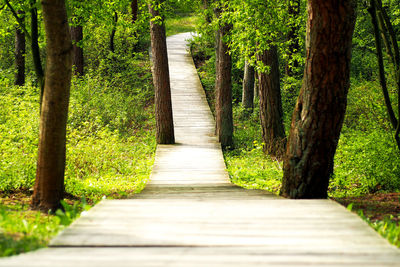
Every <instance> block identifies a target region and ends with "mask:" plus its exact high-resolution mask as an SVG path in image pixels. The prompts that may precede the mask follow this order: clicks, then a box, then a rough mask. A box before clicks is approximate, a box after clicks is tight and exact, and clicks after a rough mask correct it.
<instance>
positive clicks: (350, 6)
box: [281, 0, 356, 198]
mask: <svg viewBox="0 0 400 267" xmlns="http://www.w3.org/2000/svg"><path fill="white" fill-rule="evenodd" d="M355 6H356V1H353V0H309V1H308V11H309V13H308V22H307V40H306V43H307V54H306V66H305V72H304V79H303V86H302V88H301V91H300V95H299V98H298V100H297V104H296V107H295V110H294V113H293V117H292V124H291V129H290V135H289V140H288V144H287V151H286V157H285V161H284V175H283V181H282V189H281V194H282V195H283V196H285V197H290V198H326V197H327V189H328V184H329V178H330V175H331V174H332V172H333V157H334V154H335V151H336V147H337V144H338V140H339V134H340V130H341V128H342V124H343V119H344V115H345V111H346V103H347V92H348V88H349V84H350V82H349V76H350V59H351V44H352V35H353V31H354V24H355V18H356V15H355Z"/></svg>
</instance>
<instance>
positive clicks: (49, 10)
mask: <svg viewBox="0 0 400 267" xmlns="http://www.w3.org/2000/svg"><path fill="white" fill-rule="evenodd" d="M41 2H42V8H43V17H44V24H45V30H46V39H47V47H46V52H47V59H46V83H45V88H44V95H43V103H42V111H41V116H40V135H39V152H38V162H37V171H36V181H35V187H34V192H33V196H32V205H33V207H35V208H37V209H41V210H52V211H55V210H56V209H57V208H60V207H61V205H60V200H62V199H63V197H64V170H65V143H66V126H67V116H68V102H69V90H70V85H71V73H72V42H71V36H70V33H69V27H68V18H67V12H66V8H65V3H64V0H51V1H50V0H42V1H41Z"/></svg>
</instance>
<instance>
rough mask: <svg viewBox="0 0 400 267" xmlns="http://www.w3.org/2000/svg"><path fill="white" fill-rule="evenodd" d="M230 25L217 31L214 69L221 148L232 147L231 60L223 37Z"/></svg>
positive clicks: (217, 124)
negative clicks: (215, 64) (215, 65)
mask: <svg viewBox="0 0 400 267" xmlns="http://www.w3.org/2000/svg"><path fill="white" fill-rule="evenodd" d="M230 29H231V26H230V25H222V26H220V28H219V29H218V38H217V41H218V45H217V68H216V71H217V73H216V88H215V91H216V101H215V112H216V135H217V137H218V139H219V141H220V142H221V146H222V148H227V147H232V146H233V118H232V79H231V71H232V60H231V56H230V55H229V49H228V45H227V43H226V41H225V40H224V37H225V36H226V35H227V34H228V33H229V31H230Z"/></svg>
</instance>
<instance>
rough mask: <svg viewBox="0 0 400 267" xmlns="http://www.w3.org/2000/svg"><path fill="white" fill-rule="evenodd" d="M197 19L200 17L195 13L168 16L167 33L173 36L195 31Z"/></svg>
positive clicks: (166, 22)
mask: <svg viewBox="0 0 400 267" xmlns="http://www.w3.org/2000/svg"><path fill="white" fill-rule="evenodd" d="M197 20H198V17H197V16H195V15H185V16H182V17H175V18H168V19H166V21H165V25H166V26H165V27H166V34H167V36H171V35H174V34H178V33H183V32H194V31H195V27H196V23H197Z"/></svg>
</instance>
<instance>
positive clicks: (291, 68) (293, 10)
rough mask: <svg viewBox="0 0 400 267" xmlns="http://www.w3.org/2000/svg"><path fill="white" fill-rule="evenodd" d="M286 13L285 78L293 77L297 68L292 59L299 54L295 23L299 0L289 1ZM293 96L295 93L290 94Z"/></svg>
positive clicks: (297, 29) (298, 10) (297, 27)
mask: <svg viewBox="0 0 400 267" xmlns="http://www.w3.org/2000/svg"><path fill="white" fill-rule="evenodd" d="M288 13H289V19H290V26H289V33H288V40H289V50H288V54H287V62H286V68H285V72H286V75H287V76H290V77H291V76H294V75H295V74H296V73H295V71H296V68H297V67H298V66H299V62H298V61H297V60H296V59H294V55H295V54H296V53H299V50H300V44H299V36H298V31H299V25H298V23H297V19H298V17H299V15H300V0H289V5H288ZM291 93H292V94H295V92H291Z"/></svg>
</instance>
